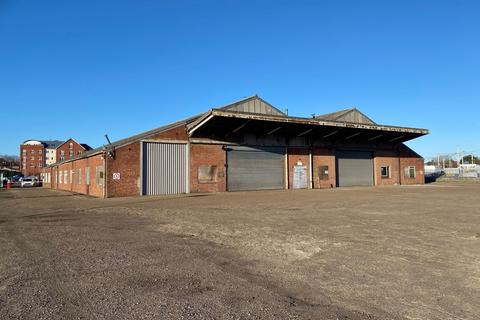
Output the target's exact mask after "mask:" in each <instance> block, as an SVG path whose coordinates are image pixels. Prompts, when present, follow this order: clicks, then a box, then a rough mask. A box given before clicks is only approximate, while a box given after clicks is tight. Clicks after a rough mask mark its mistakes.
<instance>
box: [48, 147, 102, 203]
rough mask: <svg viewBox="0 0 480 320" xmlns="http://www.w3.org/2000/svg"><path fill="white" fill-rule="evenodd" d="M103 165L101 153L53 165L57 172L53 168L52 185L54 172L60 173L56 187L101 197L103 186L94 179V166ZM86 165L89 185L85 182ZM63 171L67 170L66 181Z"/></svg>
mask: <svg viewBox="0 0 480 320" xmlns="http://www.w3.org/2000/svg"><path fill="white" fill-rule="evenodd" d="M103 165H104V162H103V159H102V155H101V154H98V155H94V156H91V157H88V158H83V159H78V160H75V161H71V162H66V163H62V164H59V165H56V166H55V167H56V168H57V172H55V170H53V173H52V182H53V184H52V186H54V187H55V176H54V174H58V176H60V175H62V178H61V179H60V177H59V179H58V184H57V186H56V189H58V190H66V191H72V192H78V193H83V194H86V195H91V196H95V197H103V186H102V185H101V184H98V185H97V183H96V180H97V179H96V178H97V177H96V171H97V170H96V167H97V166H100V167H102V166H103ZM87 167H89V168H90V184H89V185H87V184H86V173H85V171H86V168H87ZM78 169H80V170H81V171H80V176H81V180H80V183H78ZM71 170H73V175H71ZM65 171H67V181H65ZM104 172H105V171H104ZM71 177H73V179H71ZM104 183H105V182H104Z"/></svg>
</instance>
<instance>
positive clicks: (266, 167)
mask: <svg viewBox="0 0 480 320" xmlns="http://www.w3.org/2000/svg"><path fill="white" fill-rule="evenodd" d="M284 161H285V154H284V149H283V148H247V147H239V148H235V149H232V150H229V151H228V152H227V164H228V166H227V181H228V191H242V190H262V189H283V188H284V187H285V182H284Z"/></svg>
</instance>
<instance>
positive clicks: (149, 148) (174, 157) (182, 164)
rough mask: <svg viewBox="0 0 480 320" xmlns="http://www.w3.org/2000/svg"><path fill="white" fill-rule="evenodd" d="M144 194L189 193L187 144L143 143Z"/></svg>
mask: <svg viewBox="0 0 480 320" xmlns="http://www.w3.org/2000/svg"><path fill="white" fill-rule="evenodd" d="M142 144H143V147H142V148H143V149H142V154H143V164H142V181H143V183H142V184H143V185H142V194H143V195H160V194H179V193H187V188H188V155H187V147H188V145H187V144H186V143H157V142H143V143H142Z"/></svg>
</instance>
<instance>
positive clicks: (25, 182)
mask: <svg viewBox="0 0 480 320" xmlns="http://www.w3.org/2000/svg"><path fill="white" fill-rule="evenodd" d="M39 185H40V181H39V180H38V179H37V178H36V177H26V178H23V179H22V182H21V186H22V188H24V187H38V186H39Z"/></svg>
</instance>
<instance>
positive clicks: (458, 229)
mask: <svg viewBox="0 0 480 320" xmlns="http://www.w3.org/2000/svg"><path fill="white" fill-rule="evenodd" d="M479 191H480V184H448V185H447V184H432V185H426V186H414V187H385V188H345V189H335V190H305V191H262V192H239V193H222V194H210V195H206V194H197V195H191V196H174V197H141V198H140V197H138V198H122V199H95V198H89V197H85V196H81V195H72V194H70V193H66V192H58V191H52V190H45V189H39V188H32V189H13V190H2V191H0V243H1V246H0V319H113V318H119V319H334V320H336V319H480V205H479V196H478V195H479Z"/></svg>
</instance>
